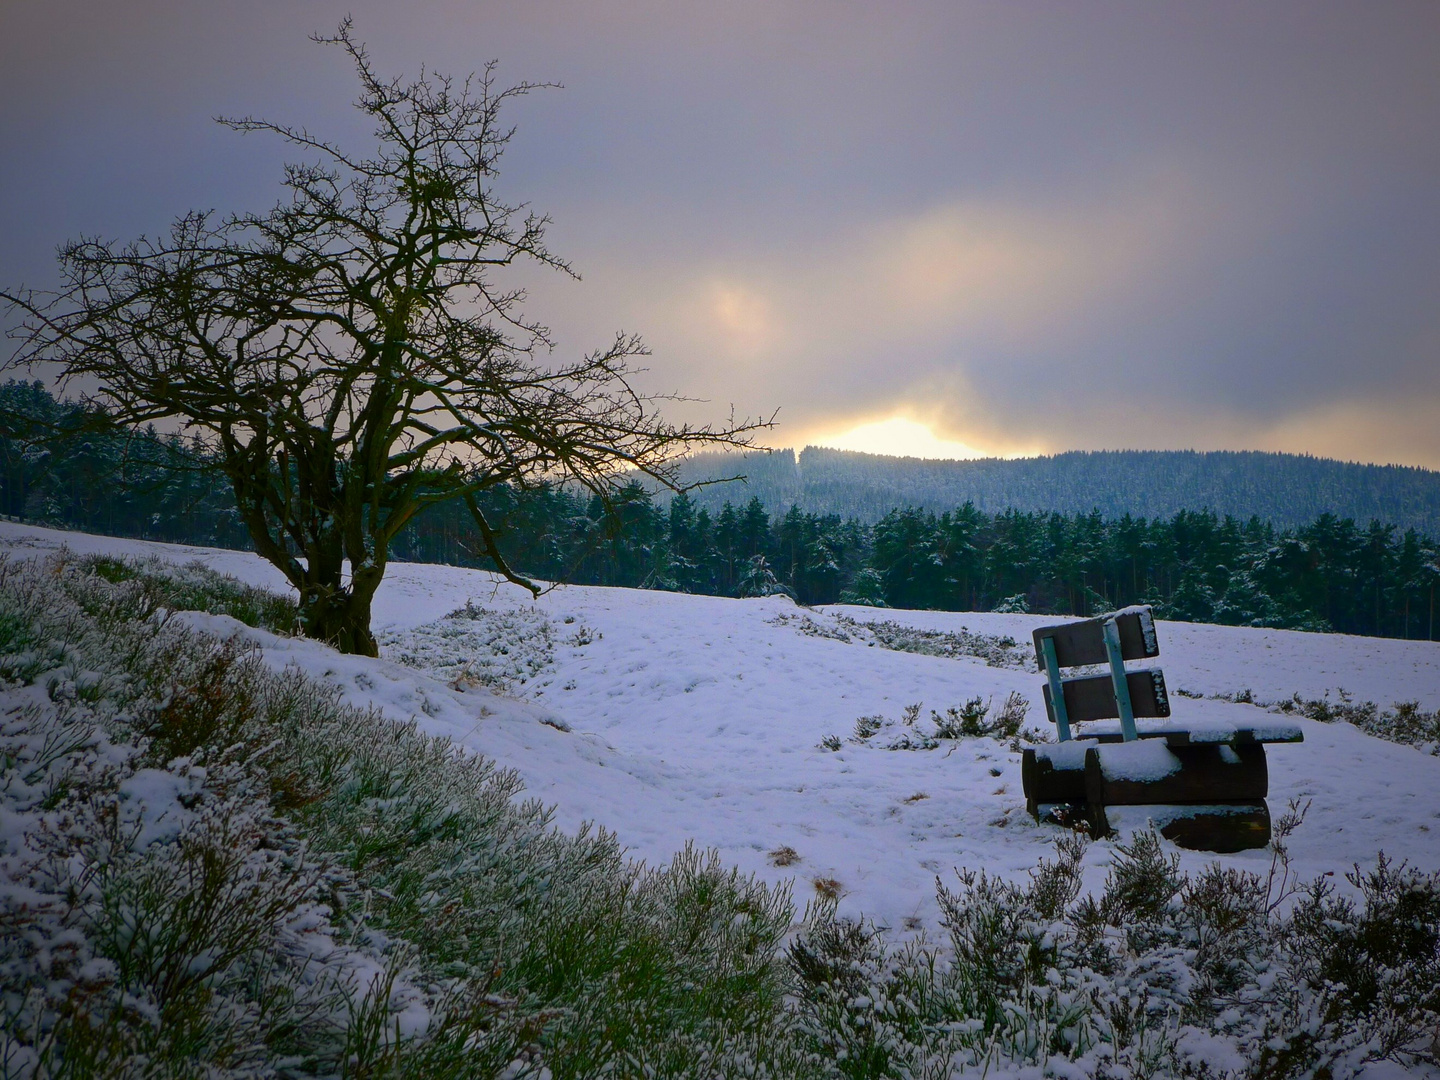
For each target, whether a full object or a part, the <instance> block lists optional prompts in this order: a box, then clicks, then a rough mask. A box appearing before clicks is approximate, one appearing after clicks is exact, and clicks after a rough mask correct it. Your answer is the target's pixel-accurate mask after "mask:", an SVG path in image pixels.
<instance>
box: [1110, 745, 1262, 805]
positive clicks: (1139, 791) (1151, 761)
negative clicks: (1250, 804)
mask: <svg viewBox="0 0 1440 1080" xmlns="http://www.w3.org/2000/svg"><path fill="white" fill-rule="evenodd" d="M1269 789H1270V773H1269V769H1268V768H1267V767H1266V764H1265V747H1264V746H1263V745H1261V744H1260V743H1248V744H1241V745H1234V746H1223V745H1216V744H1213V743H1212V744H1208V745H1207V744H1201V745H1191V746H1168V745H1166V744H1165V743H1162V742H1160V741H1158V740H1153V739H1146V740H1143V741H1136V742H1130V743H1119V744H1116V743H1110V744H1107V745H1103V746H1095V747H1090V748H1089V749H1088V750H1087V751H1086V753H1085V800H1086V801H1087V802H1089V803H1092V804H1094V805H1096V806H1144V805H1149V804H1153V803H1212V802H1238V801H1244V800H1255V799H1263V798H1265V796H1266V795H1267V794H1268V793H1269Z"/></svg>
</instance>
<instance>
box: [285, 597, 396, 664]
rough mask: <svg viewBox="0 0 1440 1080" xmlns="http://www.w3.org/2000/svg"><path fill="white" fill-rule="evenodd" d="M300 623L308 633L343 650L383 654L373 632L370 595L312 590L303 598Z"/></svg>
mask: <svg viewBox="0 0 1440 1080" xmlns="http://www.w3.org/2000/svg"><path fill="white" fill-rule="evenodd" d="M300 625H301V626H302V627H303V628H304V630H305V636H306V637H311V638H315V639H317V640H319V641H324V642H328V643H329V644H331V645H333V646H335V648H337V649H339V650H340V651H341V652H342V653H352V654H355V655H357V656H379V655H380V647H379V645H378V644H376V642H375V635H374V634H372V633H370V597H369V596H368V595H367V596H357V595H355V594H354V593H353V592H350V591H348V590H346V591H342V592H331V591H329V590H326V591H324V592H318V593H312V594H310V595H308V596H302V597H301V598H300Z"/></svg>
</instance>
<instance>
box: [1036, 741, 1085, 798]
mask: <svg viewBox="0 0 1440 1080" xmlns="http://www.w3.org/2000/svg"><path fill="white" fill-rule="evenodd" d="M1086 749H1088V745H1087V744H1086V743H1081V742H1075V741H1074V740H1071V741H1069V742H1062V743H1054V744H1051V745H1049V746H1038V747H1026V749H1025V750H1024V752H1023V753H1022V754H1021V755H1020V787H1021V790H1022V791H1024V793H1025V802H1026V805H1027V806H1029V807H1030V808H1031V813H1034V812H1035V810H1034V807H1035V806H1036V805H1037V804H1039V803H1071V802H1084V801H1085V751H1086Z"/></svg>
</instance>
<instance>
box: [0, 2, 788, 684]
mask: <svg viewBox="0 0 1440 1080" xmlns="http://www.w3.org/2000/svg"><path fill="white" fill-rule="evenodd" d="M316 40H317V41H320V42H323V43H326V44H331V45H335V46H338V47H339V48H341V49H343V50H344V51H345V52H346V53H347V54H348V55H349V57H350V59H351V60H352V61H353V63H354V66H355V70H356V72H357V73H358V76H359V79H360V84H361V91H360V96H359V99H358V101H357V103H356V104H357V106H358V107H359V108H360V109H361V110H362V111H363V112H364V113H365V114H366V115H367V116H369V117H370V118H371V119H372V120H373V121H374V124H375V139H376V144H377V145H376V149H375V151H374V153H373V156H369V157H364V156H355V155H352V154H351V153H349V152H347V151H346V150H343V149H341V148H340V147H338V146H336V145H334V144H332V143H329V142H326V141H324V140H322V139H320V138H318V137H316V136H313V135H311V134H310V133H308V132H307V131H305V130H304V129H300V128H293V127H286V126H282V125H279V124H274V123H270V122H268V121H264V120H255V119H241V120H226V121H222V122H223V123H226V124H227V125H228V126H230V127H231V128H233V129H235V130H237V131H240V132H267V133H271V134H276V135H279V136H281V137H282V138H283V139H285V140H287V141H288V142H289V143H291V144H293V145H294V146H296V147H299V148H300V149H301V150H302V151H303V152H304V153H305V154H306V155H308V157H309V158H310V159H311V161H310V163H305V164H292V165H289V166H287V167H286V170H285V177H284V187H285V188H286V189H287V190H286V194H285V197H284V199H283V200H282V201H281V202H280V203H278V204H277V205H276V206H275V207H274V208H273V209H271V210H269V211H267V212H265V213H260V214H236V215H231V216H227V217H223V218H218V217H216V216H215V215H213V214H210V213H190V214H187V215H185V216H183V217H181V218H179V219H178V220H177V221H176V222H175V224H174V226H173V227H172V229H171V231H170V233H169V235H168V236H166V237H163V238H160V239H153V240H152V239H147V238H141V239H140V240H138V241H135V242H134V243H130V244H125V245H118V244H114V243H110V242H106V241H102V240H99V239H82V240H79V241H76V242H72V243H69V244H67V245H66V246H64V247H63V248H62V250H61V254H60V265H61V270H62V276H63V281H64V285H63V286H62V288H61V289H60V290H59V291H58V292H56V293H38V292H35V291H26V290H19V291H17V292H14V293H0V296H3V297H4V298H5V299H6V300H8V301H9V302H10V303H11V304H13V305H14V306H15V307H17V308H18V309H20V311H21V312H22V313H23V314H22V318H23V320H24V325H23V328H22V330H21V331H20V345H19V347H18V349H17V350H16V352H15V353H14V355H13V356H12V357H11V360H10V361H9V363H10V364H11V365H12V366H29V365H33V364H36V363H56V364H58V365H60V368H61V370H62V371H63V372H64V376H63V378H64V379H65V380H79V381H80V384H81V385H93V386H98V387H99V390H98V392H97V393H95V394H94V395H93V397H94V400H95V402H96V403H97V404H99V405H101V406H103V407H104V408H106V409H107V410H108V411H109V412H110V413H111V415H112V416H114V417H115V418H117V419H118V420H119V421H121V422H123V423H125V424H129V425H139V424H145V423H149V422H155V421H166V420H170V421H172V422H173V421H178V422H179V424H180V425H181V426H182V427H183V428H184V429H185V430H186V431H187V433H188V434H190V435H192V436H194V437H198V438H199V439H201V440H202V441H203V442H204V444H205V445H206V446H207V447H208V448H209V450H210V451H211V453H212V454H213V458H214V460H215V461H216V462H217V466H218V468H219V469H220V470H221V471H222V472H223V474H224V476H225V477H226V479H227V480H228V482H229V485H230V487H231V488H233V490H234V494H235V500H236V504H237V506H238V509H239V515H240V518H241V520H242V521H243V523H244V525H245V527H246V529H247V531H248V533H249V535H250V538H251V541H252V542H253V543H254V545H255V549H256V551H257V552H259V553H260V554H261V555H262V556H264V557H265V558H266V559H268V560H269V561H270V562H272V563H274V564H275V565H276V566H277V567H279V568H280V570H281V571H282V572H283V573H284V574H285V576H286V578H287V579H288V580H289V581H290V583H291V584H292V585H293V586H294V587H295V588H296V589H297V590H298V591H299V594H300V608H301V617H302V623H303V625H304V627H305V631H306V633H308V634H310V635H311V636H314V637H318V638H322V639H324V640H327V641H330V642H333V643H334V644H335V645H336V646H338V647H339V648H340V649H342V650H345V651H348V652H359V653H368V654H372V655H373V654H374V653H375V648H376V646H375V640H374V638H373V637H372V635H371V633H370V628H369V627H370V607H371V600H372V598H373V596H374V594H375V591H376V589H377V587H378V586H379V584H380V582H381V579H382V578H383V576H384V574H385V567H386V559H387V555H388V550H389V547H390V542H391V541H392V539H394V538H395V537H396V535H397V534H398V533H399V532H400V530H402V529H403V528H404V527H405V526H406V524H407V523H408V522H410V521H411V520H412V519H413V518H414V517H415V516H416V515H417V514H419V513H420V512H421V511H423V510H424V509H425V508H426V507H428V506H431V505H433V504H436V503H439V502H444V501H448V500H460V501H462V502H463V503H464V504H465V505H466V506H467V507H468V511H469V513H470V515H471V516H472V518H473V520H474V523H475V526H476V528H477V530H478V536H479V538H480V543H481V544H482V545H483V549H484V551H485V553H486V554H488V555H489V556H490V557H491V558H492V559H493V560H494V562H495V565H496V566H497V567H499V569H500V570H501V572H503V573H504V574H506V575H507V576H508V577H510V578H511V579H512V580H515V581H518V582H520V583H522V584H525V585H527V586H530V587H532V588H533V587H534V586H533V585H532V584H531V583H530V582H529V581H527V580H525V579H523V578H521V577H520V576H519V575H517V574H516V573H515V572H514V571H512V570H511V568H510V566H509V565H508V564H507V563H506V561H505V559H504V558H503V556H502V555H501V552H500V549H499V548H498V546H497V544H496V540H495V533H494V530H493V528H492V527H491V523H490V522H489V521H487V520H486V517H485V514H484V513H483V511H482V507H481V504H480V502H479V501H478V500H477V497H478V496H479V495H481V494H482V493H484V492H486V491H488V490H490V489H492V488H495V487H497V486H499V485H502V484H508V485H511V486H513V487H519V488H524V487H526V486H529V485H532V484H535V483H539V482H542V481H548V482H557V481H571V482H578V483H579V484H582V485H584V486H585V487H588V488H589V489H591V490H592V491H595V492H598V493H602V494H608V492H609V491H611V490H612V488H613V486H614V481H615V479H616V477H617V476H618V474H620V473H621V472H622V471H626V470H639V471H640V472H641V473H644V474H648V475H649V476H650V477H652V478H654V479H656V480H659V481H660V482H662V483H665V484H668V485H671V486H674V484H675V474H674V472H673V462H674V461H675V459H676V458H677V457H678V456H680V455H681V454H683V453H684V452H686V451H687V450H690V449H693V448H695V447H696V446H698V445H705V444H718V445H722V446H743V445H747V444H748V442H749V436H750V433H751V432H753V431H754V430H755V429H756V428H758V427H760V426H763V425H762V424H761V423H760V422H750V421H741V422H737V421H736V420H735V418H734V416H733V415H732V416H731V418H730V420H729V421H728V422H727V423H725V424H723V425H720V426H716V427H710V426H704V427H694V426H690V425H681V426H676V425H673V424H671V423H668V422H666V421H665V420H664V419H662V418H661V417H660V415H659V414H658V412H657V408H656V406H657V399H656V398H655V397H650V396H646V395H644V394H642V393H640V392H639V391H638V390H637V389H636V388H635V387H634V386H633V384H632V381H631V378H632V376H633V374H634V370H633V369H632V368H631V367H630V366H629V365H630V363H631V361H633V359H634V358H635V357H637V356H641V355H644V354H645V352H646V350H645V348H644V346H643V344H642V343H641V341H640V340H639V339H638V338H636V337H633V336H628V335H624V334H621V335H618V336H617V337H616V338H615V340H614V341H613V342H612V343H611V344H610V345H609V346H608V347H606V348H603V349H600V350H597V351H595V352H592V353H590V354H589V355H587V356H585V357H583V358H582V359H580V360H578V361H574V362H570V363H564V364H551V363H547V362H546V356H547V354H548V353H549V351H550V349H551V342H550V338H549V336H548V332H547V330H546V328H545V327H544V326H543V325H541V324H540V323H538V322H535V321H533V320H532V319H530V318H528V317H527V316H526V315H525V314H524V313H523V311H522V310H521V302H522V300H523V299H524V295H523V291H521V290H520V289H518V288H516V287H514V286H513V285H506V284H497V281H496V279H497V276H498V273H497V272H498V271H500V270H501V268H503V267H508V266H510V265H512V264H514V263H517V262H519V261H522V260H529V261H533V262H535V263H539V264H541V265H543V266H547V267H551V268H553V269H555V270H558V271H561V272H563V273H570V272H571V271H570V267H569V266H568V265H567V264H566V263H565V262H564V261H563V260H561V259H560V258H558V257H556V256H555V255H553V254H552V253H551V252H550V251H549V250H548V249H547V248H546V247H545V243H544V234H545V228H546V225H547V224H548V219H546V218H544V217H539V216H536V215H535V214H533V213H530V212H528V211H527V210H526V209H525V208H524V207H523V206H517V205H512V204H509V203H506V202H504V201H502V200H501V198H500V197H499V196H498V195H497V194H496V192H495V191H494V189H493V187H492V182H493V179H494V177H495V174H496V163H497V160H498V159H499V157H500V155H501V153H502V152H503V151H504V149H505V146H506V144H507V142H508V141H509V139H510V137H511V135H512V134H513V129H509V128H506V127H503V126H501V123H500V119H499V114H500V111H501V108H502V106H504V105H505V104H506V102H507V101H509V100H510V99H512V98H515V97H517V96H519V95H523V94H525V93H527V92H529V91H530V90H533V89H535V88H536V87H535V86H534V85H532V84H521V85H517V86H513V87H510V88H508V89H504V90H497V89H496V87H495V85H494V83H493V81H492V77H493V65H491V66H490V67H487V68H486V69H485V71H484V73H483V74H481V75H479V76H478V77H477V76H472V77H471V78H470V79H468V80H465V81H463V82H456V81H454V80H451V79H449V78H444V77H437V76H433V75H426V74H422V75H421V76H420V78H419V79H417V80H415V81H410V82H406V81H402V80H400V79H396V80H391V81H385V80H382V79H381V78H380V77H379V76H377V75H376V73H375V71H374V68H373V67H372V65H371V63H370V61H369V59H368V57H367V56H366V53H365V49H364V47H363V46H362V45H360V44H359V43H357V42H356V41H355V40H354V39H353V38H352V36H351V30H350V25H349V23H348V21H347V22H346V23H343V24H342V25H341V27H340V29H339V31H338V33H337V34H336V35H335V36H334V37H331V38H317V39H316Z"/></svg>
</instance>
